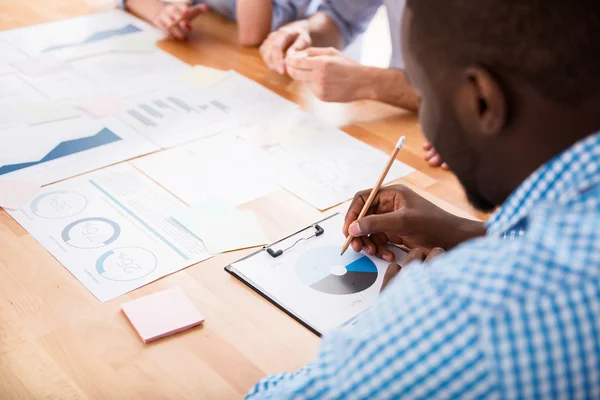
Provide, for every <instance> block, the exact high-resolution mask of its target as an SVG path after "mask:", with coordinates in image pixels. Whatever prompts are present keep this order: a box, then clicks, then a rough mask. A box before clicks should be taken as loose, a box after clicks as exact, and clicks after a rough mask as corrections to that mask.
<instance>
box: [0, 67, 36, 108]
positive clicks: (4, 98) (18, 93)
mask: <svg viewBox="0 0 600 400" xmlns="http://www.w3.org/2000/svg"><path fill="white" fill-rule="evenodd" d="M45 100H47V99H46V98H45V97H44V96H43V95H42V94H40V93H39V92H38V91H37V90H35V89H34V88H33V87H31V86H30V85H28V84H27V82H25V80H23V79H22V78H21V77H20V76H18V75H16V74H11V75H5V76H0V108H2V109H6V108H9V107H12V108H15V107H17V106H18V105H21V104H23V103H37V102H42V101H45Z"/></svg>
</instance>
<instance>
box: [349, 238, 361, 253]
mask: <svg viewBox="0 0 600 400" xmlns="http://www.w3.org/2000/svg"><path fill="white" fill-rule="evenodd" d="M350 244H351V245H352V250H354V251H355V252H356V253H360V252H361V251H362V240H360V238H354V239H352V242H350Z"/></svg>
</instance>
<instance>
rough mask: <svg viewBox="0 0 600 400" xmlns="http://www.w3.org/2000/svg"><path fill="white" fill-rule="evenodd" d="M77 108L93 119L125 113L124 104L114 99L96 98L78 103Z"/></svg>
mask: <svg viewBox="0 0 600 400" xmlns="http://www.w3.org/2000/svg"><path fill="white" fill-rule="evenodd" d="M78 106H79V108H81V109H83V110H84V111H86V112H87V113H88V114H91V115H93V116H94V117H98V118H103V117H109V116H111V115H116V114H120V113H122V112H123V111H125V104H124V103H123V101H121V100H120V99H118V98H114V97H97V98H91V99H86V100H82V101H80V102H79V103H78Z"/></svg>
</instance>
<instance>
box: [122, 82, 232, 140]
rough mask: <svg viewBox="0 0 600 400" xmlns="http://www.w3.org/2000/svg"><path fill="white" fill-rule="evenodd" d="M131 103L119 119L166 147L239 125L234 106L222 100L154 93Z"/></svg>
mask: <svg viewBox="0 0 600 400" xmlns="http://www.w3.org/2000/svg"><path fill="white" fill-rule="evenodd" d="M128 103H129V108H128V109H127V111H125V112H124V113H123V114H122V115H121V116H120V119H121V120H122V121H123V122H125V123H127V124H128V125H129V126H131V127H132V128H134V129H136V130H137V131H138V132H140V133H141V134H142V135H144V136H146V137H147V138H148V139H149V140H151V141H153V142H154V143H156V144H157V145H159V146H161V147H164V148H168V147H173V146H176V145H179V144H182V143H185V142H189V141H191V140H194V139H198V138H202V137H205V136H208V135H212V134H215V133H219V132H222V131H224V130H227V129H231V128H234V127H235V126H237V120H236V119H235V118H233V115H232V112H233V110H232V108H231V107H230V106H229V105H228V104H225V102H224V101H222V100H215V99H211V98H196V97H193V96H190V95H189V94H165V93H152V94H148V95H144V96H141V97H138V98H135V99H130V100H129V102H128Z"/></svg>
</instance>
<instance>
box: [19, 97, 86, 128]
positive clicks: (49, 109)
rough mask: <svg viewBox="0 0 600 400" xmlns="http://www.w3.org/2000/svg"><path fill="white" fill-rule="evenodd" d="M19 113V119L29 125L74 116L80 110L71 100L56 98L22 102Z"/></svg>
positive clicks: (78, 114) (79, 113) (77, 115)
mask: <svg viewBox="0 0 600 400" xmlns="http://www.w3.org/2000/svg"><path fill="white" fill-rule="evenodd" d="M19 114H20V116H21V119H23V120H24V121H25V122H27V123H28V124H29V125H37V124H43V123H46V122H52V121H61V120H64V119H70V118H76V117H79V116H80V115H81V111H79V110H78V109H77V108H75V107H74V106H73V104H72V103H71V102H68V101H64V100H57V101H45V102H41V103H29V104H23V105H21V106H20V107H19Z"/></svg>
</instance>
